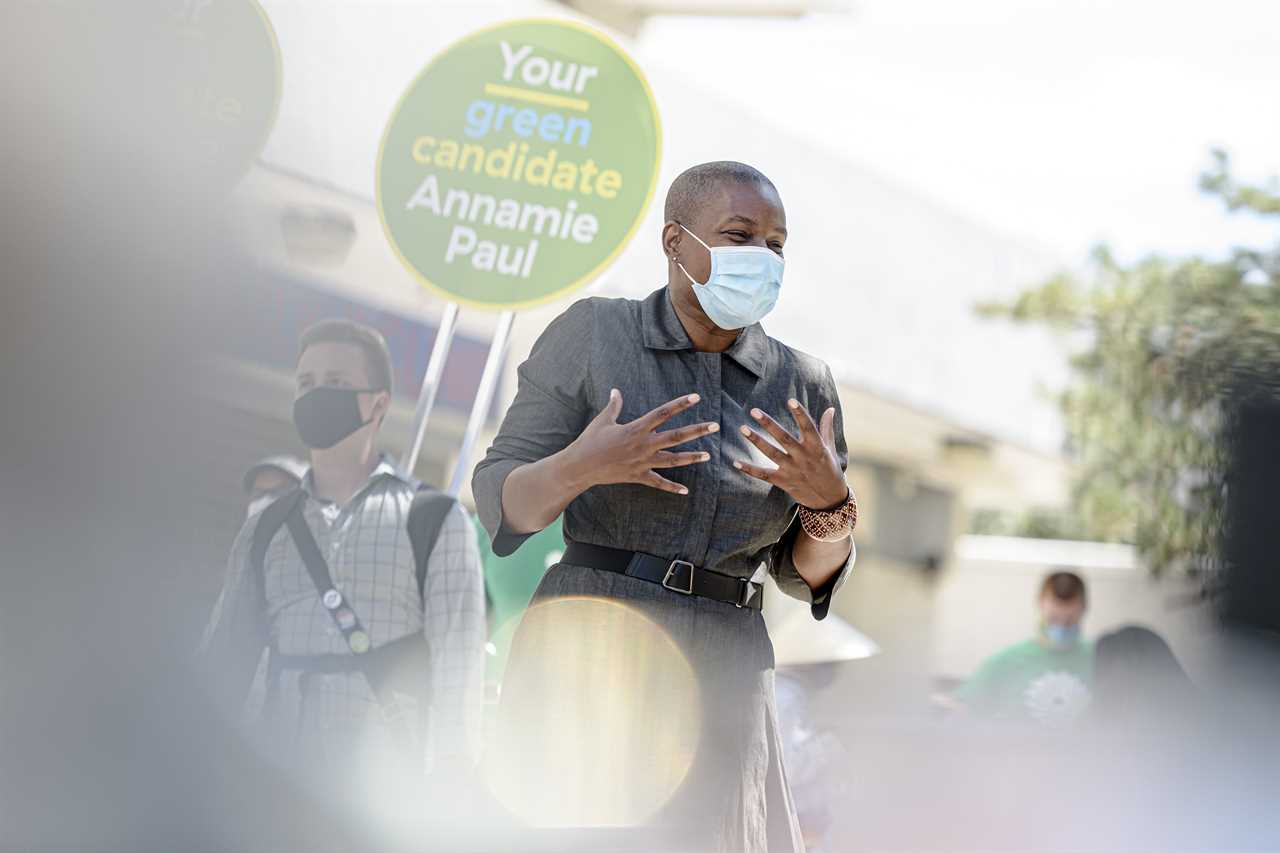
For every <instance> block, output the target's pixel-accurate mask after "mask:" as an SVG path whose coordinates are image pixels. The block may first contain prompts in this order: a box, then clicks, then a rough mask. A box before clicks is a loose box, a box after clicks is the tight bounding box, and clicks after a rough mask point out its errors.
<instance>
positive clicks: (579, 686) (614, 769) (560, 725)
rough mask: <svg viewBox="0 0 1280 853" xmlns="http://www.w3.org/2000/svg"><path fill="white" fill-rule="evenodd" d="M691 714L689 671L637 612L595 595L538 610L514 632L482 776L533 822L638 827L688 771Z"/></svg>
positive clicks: (693, 686) (693, 689) (693, 735)
mask: <svg viewBox="0 0 1280 853" xmlns="http://www.w3.org/2000/svg"><path fill="white" fill-rule="evenodd" d="M701 714H702V707H701V700H700V697H699V692H698V683H697V681H696V680H695V678H694V674H693V668H692V667H691V666H690V664H689V661H688V660H687V659H686V658H685V656H684V654H683V653H682V652H681V651H680V649H679V648H678V647H677V646H676V643H675V642H674V641H673V640H672V639H671V637H670V636H669V635H668V634H667V633H666V632H665V631H664V630H663V629H662V628H660V627H659V626H658V625H656V624H654V623H653V622H652V621H651V620H650V619H648V618H647V617H646V616H644V615H642V614H641V613H639V612H637V611H636V610H635V609H633V608H630V607H627V606H626V605H624V604H622V603H620V602H617V601H612V600H607V599H599V598H589V597H569V598H559V599H556V600H554V601H548V602H545V603H541V604H537V605H535V606H534V607H532V608H531V609H530V610H529V611H528V612H527V613H526V614H525V617H524V620H523V622H522V623H521V624H520V627H519V629H518V631H517V633H516V638H515V643H514V647H513V649H512V652H511V658H510V662H509V664H508V667H507V672H506V679H505V681H504V683H503V687H502V699H501V702H500V704H499V708H498V718H497V720H496V724H495V730H494V739H493V742H492V745H491V748H490V750H489V751H488V756H487V758H486V761H485V777H486V781H487V783H488V785H489V788H490V790H491V791H492V792H493V795H494V796H495V797H496V798H497V799H498V801H499V802H501V803H502V804H503V805H504V806H505V807H506V808H507V809H509V810H510V811H512V812H513V813H515V814H516V815H517V816H518V817H519V818H521V819H522V820H524V821H526V822H528V823H529V824H531V825H533V826H537V827H620V826H634V825H638V824H641V823H643V822H644V821H645V820H646V819H648V818H649V817H650V816H652V815H653V814H654V813H655V812H657V811H658V809H660V808H661V807H662V806H663V804H665V803H666V802H667V801H668V800H669V799H670V798H671V796H672V794H673V793H674V792H675V791H676V789H677V788H678V787H679V786H680V783H681V782H682V781H683V780H684V778H685V776H686V775H687V774H688V772H689V768H690V766H691V764H692V762H693V757H694V754H695V753H696V751H697V747H698V738H699V732H700V730H701V725H702V719H701Z"/></svg>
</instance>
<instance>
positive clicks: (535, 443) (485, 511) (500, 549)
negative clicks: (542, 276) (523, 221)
mask: <svg viewBox="0 0 1280 853" xmlns="http://www.w3.org/2000/svg"><path fill="white" fill-rule="evenodd" d="M594 327H595V322H594V318H593V307H592V300H591V299H590V298H588V299H581V300H579V301H577V302H575V303H573V304H572V305H570V306H569V308H568V309H566V310H565V312H564V313H563V314H561V315H560V316H559V317H557V318H556V319H555V320H553V321H551V324H550V325H548V326H547V328H546V330H545V331H543V333H542V334H541V335H540V336H539V337H538V340H537V341H536V342H535V343H534V345H533V350H532V351H531V352H530V353H529V358H528V359H527V360H525V362H524V363H523V364H521V365H520V367H519V368H518V369H517V371H516V373H517V377H518V383H517V387H516V396H515V400H513V401H512V403H511V406H510V408H508V409H507V413H506V416H505V417H504V418H503V419H502V425H501V426H500V427H499V428H498V435H497V437H496V438H494V440H493V444H492V445H490V447H489V449H488V451H486V452H485V455H484V458H483V459H481V460H480V462H479V464H477V465H476V468H475V471H474V472H473V474H472V476H471V492H472V495H473V496H474V497H475V502H476V510H477V513H478V514H479V516H480V522H481V523H482V524H483V525H484V528H485V530H486V531H487V532H488V534H489V537H490V540H491V541H492V543H493V552H494V553H495V554H497V555H498V556H499V557H505V556H507V555H508V554H511V553H513V552H514V551H515V550H516V549H517V548H519V547H520V545H521V543H523V542H524V540H526V539H528V538H529V537H530V536H532V535H533V532H534V531H531V532H528V533H516V532H513V531H511V530H510V529H509V528H507V527H506V525H505V524H504V521H503V517H502V487H503V484H504V483H505V482H506V480H507V475H509V474H510V473H511V472H512V471H514V470H515V469H516V468H519V467H520V466H521V465H527V464H528V463H530V462H537V461H538V460H540V459H545V458H546V457H548V456H550V455H552V454H554V453H558V452H559V451H561V450H563V449H564V448H565V447H567V446H569V444H570V443H571V442H572V441H573V440H574V439H576V438H577V437H578V436H579V435H581V434H582V430H583V429H585V428H586V425H587V422H588V413H589V411H590V405H589V400H590V394H589V388H588V386H587V383H588V381H589V378H590V371H591V364H590V357H591V339H592V335H593V333H594Z"/></svg>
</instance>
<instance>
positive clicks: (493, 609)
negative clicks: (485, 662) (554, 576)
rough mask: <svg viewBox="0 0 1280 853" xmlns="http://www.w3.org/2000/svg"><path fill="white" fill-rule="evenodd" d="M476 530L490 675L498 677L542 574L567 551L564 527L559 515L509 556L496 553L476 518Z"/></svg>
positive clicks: (495, 678) (504, 665) (493, 678)
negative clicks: (486, 610) (485, 594)
mask: <svg viewBox="0 0 1280 853" xmlns="http://www.w3.org/2000/svg"><path fill="white" fill-rule="evenodd" d="M476 531H477V536H478V537H479V540H480V559H481V564H482V565H483V566H484V585H485V589H486V591H487V592H488V593H489V624H490V636H489V642H490V644H491V646H492V649H491V655H490V658H489V676H490V678H491V679H492V680H494V681H498V680H500V679H501V677H502V671H503V669H505V667H506V662H507V653H508V652H509V651H510V646H511V636H512V633H513V632H514V629H515V625H516V623H517V622H518V621H519V619H520V615H521V614H522V613H524V611H525V608H527V607H528V606H529V601H530V600H531V599H532V598H533V593H534V591H535V590H536V589H537V588H538V584H539V583H540V582H541V581H542V576H543V575H545V574H546V573H547V569H549V568H551V567H552V566H553V565H555V564H556V563H557V562H558V561H559V560H560V556H561V555H562V554H563V553H564V527H563V525H562V523H561V519H560V518H557V519H556V520H555V521H553V522H551V523H550V524H548V525H547V526H546V527H545V528H543V529H542V530H539V531H538V532H537V533H535V534H533V535H532V536H530V537H529V538H528V539H526V540H525V541H524V543H523V544H521V546H520V547H519V549H517V550H516V552H515V553H514V554H511V555H509V556H506V557H499V556H497V555H496V554H494V553H493V549H492V548H491V547H490V546H489V536H488V534H487V533H485V532H484V528H483V527H481V526H480V522H479V520H477V521H476Z"/></svg>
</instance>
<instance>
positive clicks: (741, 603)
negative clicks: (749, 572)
mask: <svg viewBox="0 0 1280 853" xmlns="http://www.w3.org/2000/svg"><path fill="white" fill-rule="evenodd" d="M738 584H739V585H740V586H739V588H738V600H737V601H735V602H734V605H735V606H736V607H738V608H739V609H741V608H743V607H746V606H747V605H748V604H750V603H751V598H752V596H754V595H755V594H756V589H755V584H753V583H751V579H750V578H738Z"/></svg>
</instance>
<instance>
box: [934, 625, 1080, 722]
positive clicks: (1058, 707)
mask: <svg viewBox="0 0 1280 853" xmlns="http://www.w3.org/2000/svg"><path fill="white" fill-rule="evenodd" d="M1092 685H1093V644H1092V643H1090V642H1087V641H1081V642H1078V643H1076V644H1075V645H1074V646H1072V647H1071V648H1070V649H1053V648H1049V647H1048V646H1045V645H1044V644H1043V643H1041V642H1040V641H1039V640H1038V639H1031V640H1025V641H1023V642H1021V643H1017V644H1015V645H1012V646H1009V647H1008V648H1007V649H1004V650H1003V651H999V652H996V653H995V654H994V655H992V656H991V657H989V658H987V659H986V660H985V661H983V662H982V664H981V666H979V667H978V669H977V671H976V672H974V674H973V675H972V676H970V678H969V680H968V681H966V682H965V683H964V684H963V685H961V686H960V688H959V689H958V690H957V691H956V698H957V699H959V700H960V701H962V702H964V704H965V705H966V706H967V707H968V708H969V709H970V710H971V711H973V712H974V713H975V714H977V715H980V716H987V717H994V718H999V719H1010V720H1022V721H1033V722H1039V723H1043V724H1045V725H1067V724H1070V723H1072V722H1073V721H1075V720H1076V719H1077V718H1078V717H1079V716H1080V715H1081V713H1083V711H1084V709H1085V708H1086V707H1087V706H1088V704H1089V699H1090V688H1091V687H1092Z"/></svg>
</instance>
